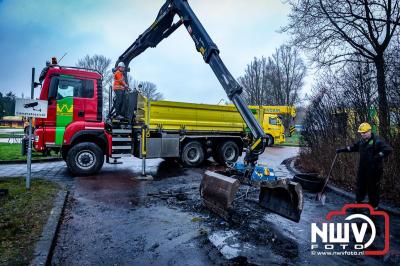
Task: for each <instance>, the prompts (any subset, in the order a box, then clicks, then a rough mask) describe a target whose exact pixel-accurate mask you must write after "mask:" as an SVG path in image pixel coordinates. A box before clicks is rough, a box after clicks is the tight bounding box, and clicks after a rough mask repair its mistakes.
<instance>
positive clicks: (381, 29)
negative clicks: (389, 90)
mask: <svg viewBox="0 0 400 266" xmlns="http://www.w3.org/2000/svg"><path fill="white" fill-rule="evenodd" d="M288 2H289V4H290V5H291V13H290V15H289V24H288V26H287V27H285V28H284V29H283V30H284V31H287V32H289V33H291V34H292V35H293V36H294V39H293V42H294V44H295V45H297V46H299V47H301V48H303V49H305V50H306V51H308V52H310V54H311V55H312V59H313V60H314V62H316V63H318V64H319V65H320V66H329V65H332V64H337V63H339V62H348V61H351V58H352V56H353V55H361V56H362V57H364V58H365V59H367V60H370V61H371V62H373V63H374V65H375V68H376V75H377V79H376V80H377V89H378V102H379V123H380V131H381V134H382V135H383V136H384V137H387V136H388V134H389V120H388V103H387V95H386V83H385V57H384V53H385V50H386V48H387V47H388V46H389V43H390V41H391V39H392V37H393V36H394V35H395V34H396V33H397V32H398V28H399V27H398V26H399V25H400V23H399V22H400V6H399V4H400V0H335V1H330V0H289V1H288Z"/></svg>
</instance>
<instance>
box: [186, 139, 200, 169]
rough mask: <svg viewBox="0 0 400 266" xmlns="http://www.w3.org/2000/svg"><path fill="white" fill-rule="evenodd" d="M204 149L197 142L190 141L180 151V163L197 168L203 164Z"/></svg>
mask: <svg viewBox="0 0 400 266" xmlns="http://www.w3.org/2000/svg"><path fill="white" fill-rule="evenodd" d="M204 159H205V156H204V149H203V145H201V143H200V142H198V141H190V142H188V143H186V144H185V146H184V147H183V149H182V154H181V161H182V163H183V165H184V166H187V167H197V166H200V165H201V164H202V163H203V162H204Z"/></svg>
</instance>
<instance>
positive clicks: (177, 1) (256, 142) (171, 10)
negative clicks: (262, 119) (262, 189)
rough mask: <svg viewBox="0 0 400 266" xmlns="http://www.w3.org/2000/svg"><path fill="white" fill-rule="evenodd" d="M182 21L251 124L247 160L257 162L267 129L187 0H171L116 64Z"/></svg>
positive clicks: (158, 38) (198, 48)
mask: <svg viewBox="0 0 400 266" xmlns="http://www.w3.org/2000/svg"><path fill="white" fill-rule="evenodd" d="M175 15H178V16H179V18H180V19H179V20H178V21H177V22H176V23H174V22H173V20H174V17H175ZM182 24H183V25H184V26H185V28H186V29H187V31H188V32H189V34H190V36H191V37H192V39H193V41H194V44H195V46H196V50H197V51H198V52H200V53H201V54H202V56H203V59H204V61H205V62H206V63H207V64H209V65H210V67H211V69H212V70H213V71H214V74H215V76H216V77H217V78H218V80H219V82H220V83H221V85H222V87H223V88H224V90H225V92H226V94H227V95H228V97H229V99H230V100H231V101H232V102H233V103H234V105H235V106H236V108H237V110H238V111H239V113H240V115H241V116H242V118H243V120H244V121H245V123H246V125H247V126H248V127H249V129H250V131H251V133H252V135H253V138H254V139H253V142H252V144H251V145H250V146H249V148H248V152H247V154H246V158H245V161H246V162H247V163H250V164H254V163H255V162H256V161H257V159H258V155H259V154H261V153H263V152H264V149H265V139H266V136H265V133H264V131H263V129H262V127H261V125H260V124H259V123H258V121H257V119H256V118H255V117H254V115H253V114H252V112H251V111H250V110H249V108H248V107H247V105H246V104H245V102H244V100H243V98H242V97H241V93H242V88H241V86H240V85H239V83H238V82H237V81H236V80H235V79H234V78H233V76H232V74H231V73H230V72H229V70H228V69H227V68H226V66H225V64H224V63H223V62H222V60H221V58H220V57H219V50H218V47H217V45H215V43H214V42H213V41H212V39H211V38H210V36H209V35H208V33H207V32H206V30H205V29H204V27H203V25H202V24H201V23H200V21H199V19H198V18H197V17H196V15H195V14H194V12H193V10H192V9H191V7H190V6H189V3H188V2H187V0H167V1H166V2H165V4H164V5H163V6H162V7H161V9H160V11H159V12H158V15H157V18H156V20H155V21H154V23H153V24H152V25H151V26H150V27H149V28H148V29H147V30H146V31H145V32H143V34H141V35H140V36H139V37H138V38H137V39H136V41H135V42H134V43H133V44H132V45H131V46H130V47H129V48H128V49H127V50H126V51H125V52H124V53H123V54H122V55H121V56H120V57H119V58H118V61H117V62H116V65H118V63H119V62H124V64H125V65H126V66H128V65H129V63H130V61H131V60H132V59H134V58H135V57H136V56H138V55H139V54H141V53H142V52H144V51H145V50H146V49H147V48H149V47H156V46H157V44H158V43H160V42H161V41H162V40H163V39H165V38H167V37H168V36H169V35H170V34H171V33H173V32H174V31H175V30H176V29H177V28H178V27H179V26H181V25H182Z"/></svg>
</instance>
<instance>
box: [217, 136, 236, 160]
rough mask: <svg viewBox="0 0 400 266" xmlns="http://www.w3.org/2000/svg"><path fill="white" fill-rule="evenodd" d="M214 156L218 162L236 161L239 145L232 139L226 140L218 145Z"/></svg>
mask: <svg viewBox="0 0 400 266" xmlns="http://www.w3.org/2000/svg"><path fill="white" fill-rule="evenodd" d="M216 157H217V158H216V159H217V160H216V161H217V162H218V163H219V164H225V163H233V162H236V161H237V159H238V158H239V147H238V145H237V144H236V142H234V141H231V140H230V141H226V142H224V143H222V144H221V145H219V146H218V149H217V156H216Z"/></svg>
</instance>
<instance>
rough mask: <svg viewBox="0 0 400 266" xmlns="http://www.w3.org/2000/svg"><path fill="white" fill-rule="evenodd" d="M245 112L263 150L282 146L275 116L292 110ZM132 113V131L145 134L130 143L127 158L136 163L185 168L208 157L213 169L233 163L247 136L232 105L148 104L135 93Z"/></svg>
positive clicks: (274, 108) (275, 108)
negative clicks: (163, 161) (262, 136)
mask: <svg viewBox="0 0 400 266" xmlns="http://www.w3.org/2000/svg"><path fill="white" fill-rule="evenodd" d="M249 108H250V109H251V111H252V113H253V114H254V116H255V117H256V119H257V120H258V121H259V123H260V124H261V125H262V127H263V129H264V131H265V133H266V134H267V136H268V138H269V141H268V143H269V145H272V144H274V143H282V142H284V141H285V135H284V127H283V124H282V121H281V119H280V118H279V115H290V116H292V117H295V116H296V110H295V108H294V107H292V106H249ZM135 110H136V111H135V118H134V120H135V123H134V124H135V125H136V127H137V128H138V129H139V128H143V126H144V127H145V133H144V132H143V130H142V132H141V133H140V134H139V133H138V135H137V136H136V137H134V140H136V142H137V143H134V145H133V147H136V149H134V152H133V154H134V155H135V156H136V157H138V158H143V157H145V158H167V157H179V158H180V159H181V161H182V162H183V163H184V164H185V165H188V166H197V165H199V164H200V163H201V162H202V161H203V160H204V159H206V158H208V157H210V156H212V157H213V158H214V160H215V161H216V162H219V163H224V162H225V161H236V160H237V158H238V157H239V156H240V155H241V154H242V152H243V148H244V147H245V146H246V145H245V142H246V141H247V140H248V135H249V134H250V131H249V129H248V128H247V126H246V124H245V122H244V121H243V119H242V117H241V116H240V114H239V112H238V111H237V109H236V107H235V106H234V105H212V104H197V103H185V102H173V101H148V99H147V98H145V97H144V96H143V95H142V94H140V93H137V99H136V108H135ZM137 132H139V131H137ZM144 143H145V144H144ZM188 143H189V144H188Z"/></svg>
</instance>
